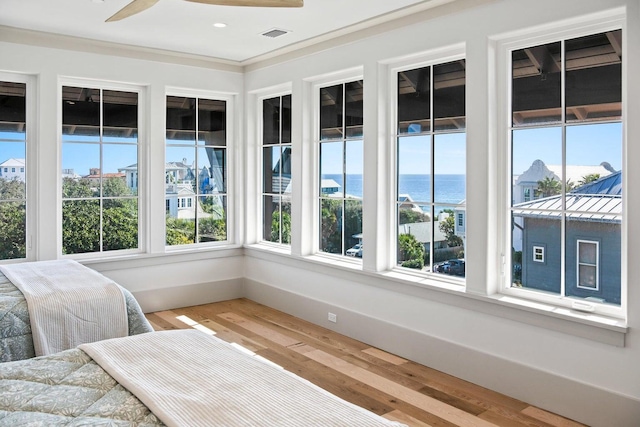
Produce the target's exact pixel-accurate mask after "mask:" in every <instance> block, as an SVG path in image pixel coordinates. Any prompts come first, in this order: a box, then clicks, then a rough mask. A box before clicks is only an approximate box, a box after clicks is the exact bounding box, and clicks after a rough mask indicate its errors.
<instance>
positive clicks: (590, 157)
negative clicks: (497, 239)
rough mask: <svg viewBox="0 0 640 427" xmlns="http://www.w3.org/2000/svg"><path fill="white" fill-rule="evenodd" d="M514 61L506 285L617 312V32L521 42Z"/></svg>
mask: <svg viewBox="0 0 640 427" xmlns="http://www.w3.org/2000/svg"><path fill="white" fill-rule="evenodd" d="M511 63H512V90H511V93H512V99H511V130H510V135H511V174H512V177H513V180H512V182H513V187H512V195H513V196H512V203H511V207H510V215H511V224H512V227H511V228H512V230H511V246H512V253H513V257H512V274H511V281H510V286H511V287H512V288H524V289H528V290H531V291H536V292H537V294H538V295H540V296H541V297H544V296H545V295H547V296H556V297H562V298H564V297H571V298H572V299H583V300H588V301H591V302H601V303H607V304H611V305H613V306H619V305H620V304H621V227H622V222H623V221H622V219H623V218H622V197H623V191H622V117H621V116H622V32H621V30H614V31H607V32H603V33H599V34H591V35H587V36H583V37H577V38H569V39H565V40H558V41H554V42H551V43H547V44H543V45H538V46H527V47H524V48H521V49H517V50H513V51H512V52H511ZM525 186H526V187H529V188H533V189H534V191H533V192H532V198H531V199H530V200H527V199H526V198H525V199H524V200H519V199H518V197H517V195H518V194H522V190H521V188H522V187H525ZM541 247H545V248H546V254H544V255H543V258H542V260H543V261H544V262H541V260H540V255H539V254H538V252H539V251H540V248H541ZM537 251H538V252H537Z"/></svg>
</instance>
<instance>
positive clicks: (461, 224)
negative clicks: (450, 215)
mask: <svg viewBox="0 0 640 427" xmlns="http://www.w3.org/2000/svg"><path fill="white" fill-rule="evenodd" d="M458 227H464V215H463V214H462V213H459V214H458Z"/></svg>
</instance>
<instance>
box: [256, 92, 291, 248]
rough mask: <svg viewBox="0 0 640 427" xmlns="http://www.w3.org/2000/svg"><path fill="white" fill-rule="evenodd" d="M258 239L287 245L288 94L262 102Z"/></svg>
mask: <svg viewBox="0 0 640 427" xmlns="http://www.w3.org/2000/svg"><path fill="white" fill-rule="evenodd" d="M262 107H263V110H262V115H263V131H262V144H263V147H262V188H263V189H262V213H263V215H262V230H263V231H262V239H263V240H265V241H267V242H274V243H280V244H286V245H290V244H291V95H284V96H277V97H274V98H270V99H265V100H263V102H262Z"/></svg>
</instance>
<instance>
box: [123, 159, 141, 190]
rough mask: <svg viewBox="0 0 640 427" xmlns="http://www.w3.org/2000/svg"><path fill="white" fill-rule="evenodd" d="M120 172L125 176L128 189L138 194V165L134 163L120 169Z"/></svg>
mask: <svg viewBox="0 0 640 427" xmlns="http://www.w3.org/2000/svg"><path fill="white" fill-rule="evenodd" d="M118 172H120V173H124V174H125V182H126V183H127V187H129V188H130V189H131V191H133V192H134V193H137V192H138V164H137V163H134V164H132V165H129V166H125V167H123V168H118Z"/></svg>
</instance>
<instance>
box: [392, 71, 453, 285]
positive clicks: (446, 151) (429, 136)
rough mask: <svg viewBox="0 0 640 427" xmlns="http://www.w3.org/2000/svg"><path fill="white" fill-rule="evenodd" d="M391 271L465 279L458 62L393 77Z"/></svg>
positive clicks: (399, 73)
mask: <svg viewBox="0 0 640 427" xmlns="http://www.w3.org/2000/svg"><path fill="white" fill-rule="evenodd" d="M397 91H398V94H397V98H398V109H397V110H398V135H397V145H396V149H397V159H396V160H397V165H396V182H397V188H396V201H395V204H396V207H395V208H396V212H397V224H398V230H397V248H398V250H397V265H398V266H400V267H405V268H412V269H416V270H420V271H423V272H432V273H440V274H447V275H450V276H457V277H464V276H465V271H466V267H465V260H464V242H465V238H466V231H465V227H464V223H465V220H464V218H465V215H466V208H465V199H466V170H465V169H466V166H465V165H466V134H465V127H466V117H465V61H464V59H461V60H458V61H452V62H447V63H443V64H436V65H433V66H427V67H422V68H418V69H414V70H406V71H400V72H398V87H397Z"/></svg>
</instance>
